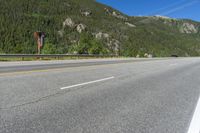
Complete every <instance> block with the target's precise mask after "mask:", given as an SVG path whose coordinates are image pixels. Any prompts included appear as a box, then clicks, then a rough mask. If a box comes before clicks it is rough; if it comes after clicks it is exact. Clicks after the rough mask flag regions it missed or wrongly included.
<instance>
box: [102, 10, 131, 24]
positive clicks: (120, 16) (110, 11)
mask: <svg viewBox="0 0 200 133" xmlns="http://www.w3.org/2000/svg"><path fill="white" fill-rule="evenodd" d="M104 11H105V13H106V14H108V15H111V16H114V17H116V18H118V19H122V20H124V21H126V20H128V18H127V17H125V16H123V15H121V14H120V13H117V12H115V11H112V10H110V9H108V8H104Z"/></svg>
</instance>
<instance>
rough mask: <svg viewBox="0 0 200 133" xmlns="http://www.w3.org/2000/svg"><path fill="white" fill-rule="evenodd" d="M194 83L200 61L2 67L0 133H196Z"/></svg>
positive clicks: (199, 90)
mask: <svg viewBox="0 0 200 133" xmlns="http://www.w3.org/2000/svg"><path fill="white" fill-rule="evenodd" d="M199 84H200V58H177V59H159V60H151V59H148V60H144V59H142V60H140V59H124V60H121V59H110V60H107V59H104V60H82V61H61V62H55V61H51V62H20V63H19V62H18V63H16V62H11V63H1V62H0V133H198V132H189V128H191V127H192V128H193V127H195V126H193V125H195V124H194V123H195V122H196V123H197V124H196V125H197V126H196V127H195V128H196V129H197V128H199V127H200V121H198V120H199V119H195V120H194V121H193V119H194V116H197V117H195V118H198V116H199V115H198V114H200V112H199V110H198V99H199V95H200V85H199ZM195 114H196V115H195ZM198 122H199V123H198ZM198 125H199V126H198ZM197 130H198V129H197ZM193 131H194V130H193Z"/></svg>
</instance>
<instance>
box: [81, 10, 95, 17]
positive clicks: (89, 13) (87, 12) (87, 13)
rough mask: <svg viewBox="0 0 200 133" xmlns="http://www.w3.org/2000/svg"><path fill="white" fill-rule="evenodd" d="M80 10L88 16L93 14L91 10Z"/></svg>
mask: <svg viewBox="0 0 200 133" xmlns="http://www.w3.org/2000/svg"><path fill="white" fill-rule="evenodd" d="M80 12H81V14H82V15H83V16H86V17H88V16H90V15H91V14H92V12H91V11H80Z"/></svg>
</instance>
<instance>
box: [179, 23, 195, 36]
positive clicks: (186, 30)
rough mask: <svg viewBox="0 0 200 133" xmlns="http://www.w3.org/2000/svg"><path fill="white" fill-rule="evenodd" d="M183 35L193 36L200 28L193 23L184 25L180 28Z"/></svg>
mask: <svg viewBox="0 0 200 133" xmlns="http://www.w3.org/2000/svg"><path fill="white" fill-rule="evenodd" d="M180 32H181V33H186V34H191V33H198V28H197V27H195V25H193V24H191V23H183V25H182V26H181V28H180Z"/></svg>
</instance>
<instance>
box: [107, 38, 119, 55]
mask: <svg viewBox="0 0 200 133" xmlns="http://www.w3.org/2000/svg"><path fill="white" fill-rule="evenodd" d="M107 45H108V47H109V48H110V49H112V50H113V51H114V52H115V54H116V55H118V54H119V50H120V42H119V41H118V40H116V39H112V40H110V41H109V43H108V44H107Z"/></svg>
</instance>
